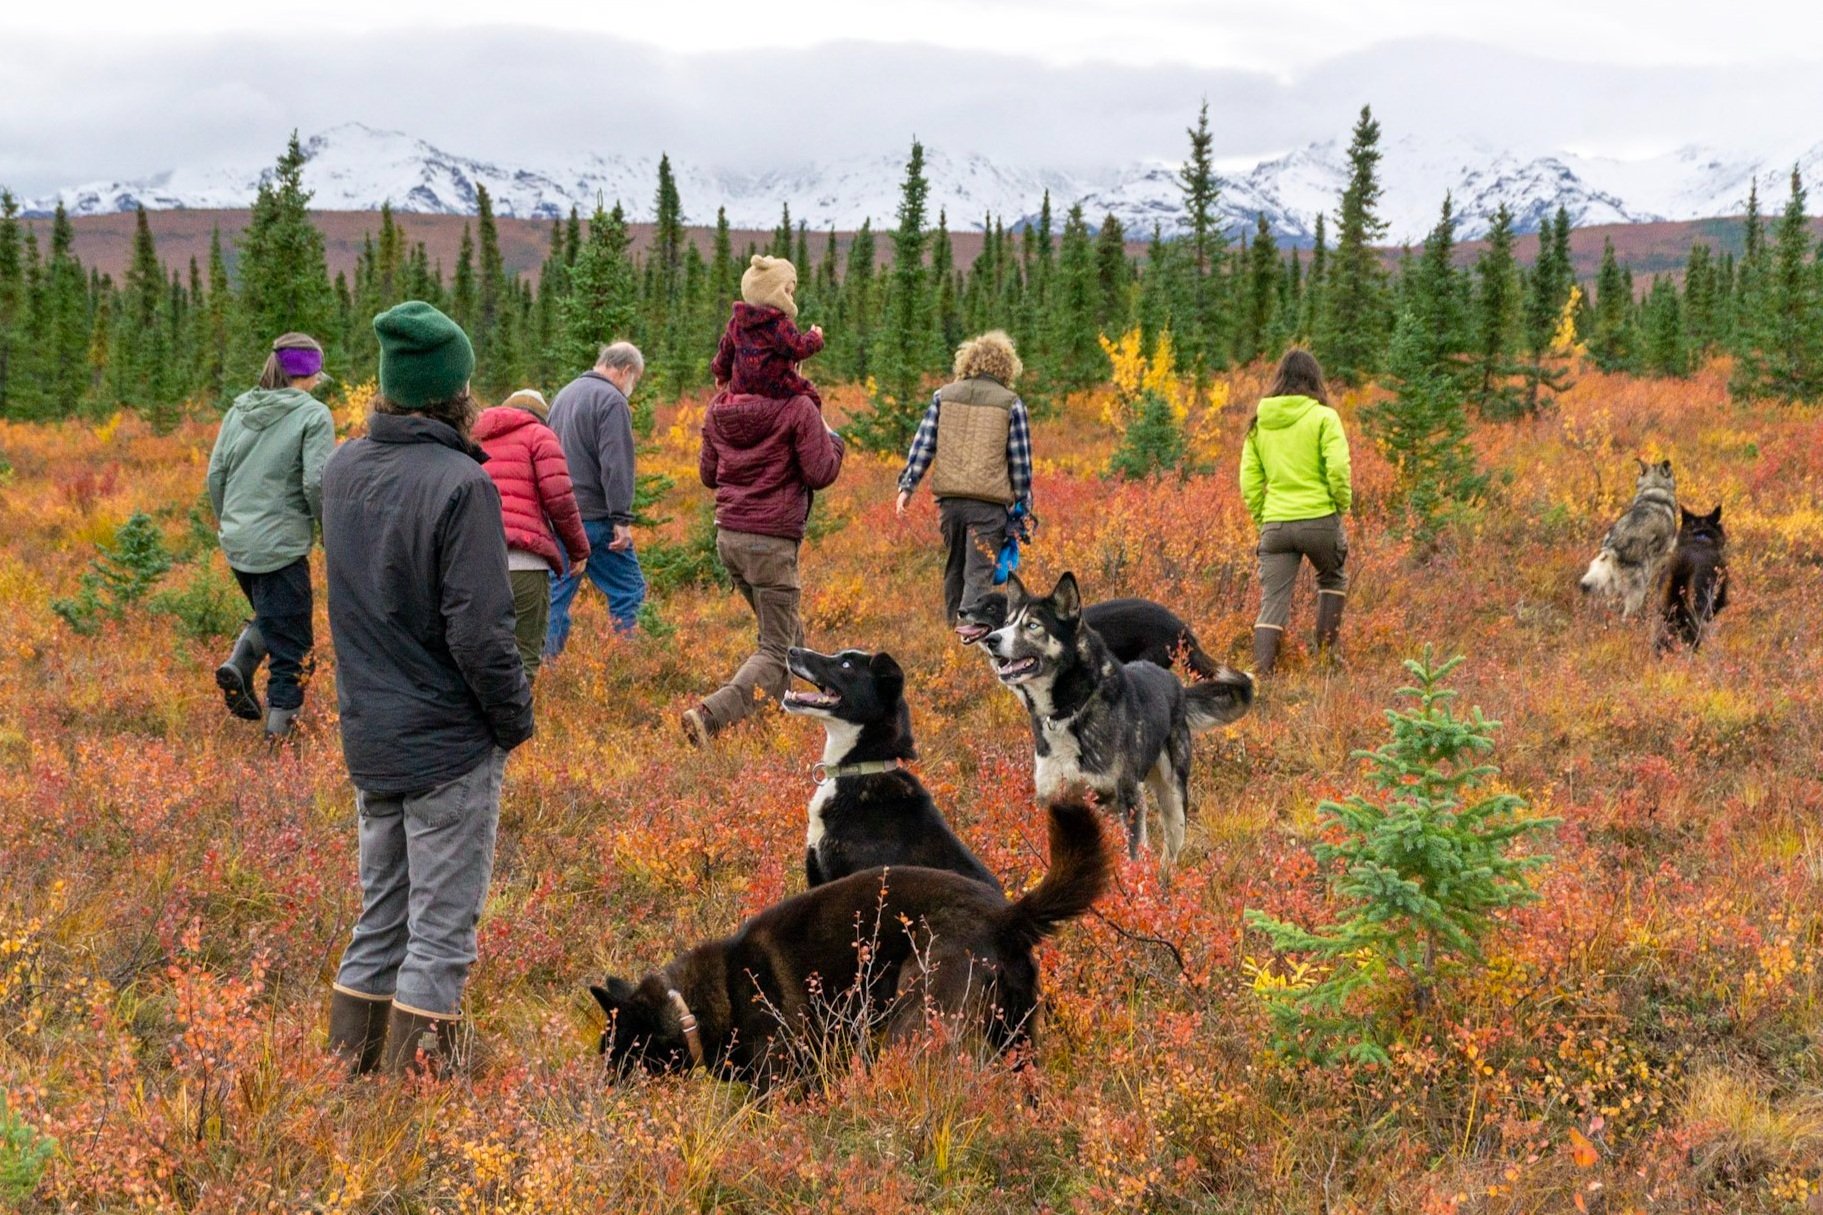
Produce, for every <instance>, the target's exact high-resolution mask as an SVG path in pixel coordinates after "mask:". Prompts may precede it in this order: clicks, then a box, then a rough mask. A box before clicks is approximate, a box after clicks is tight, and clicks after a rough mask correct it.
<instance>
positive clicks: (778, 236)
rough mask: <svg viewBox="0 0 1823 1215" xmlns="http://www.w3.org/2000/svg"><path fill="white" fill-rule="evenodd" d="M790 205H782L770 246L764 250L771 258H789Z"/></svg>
mask: <svg viewBox="0 0 1823 1215" xmlns="http://www.w3.org/2000/svg"><path fill="white" fill-rule="evenodd" d="M791 234H792V227H791V203H790V202H786V203H784V204H783V207H782V209H781V212H780V214H779V226H778V227H776V228H774V229H773V230H772V245H771V247H770V248H768V249H767V250H766V252H767V253H768V254H770V255H771V256H773V257H783V258H786V259H789V258H790V257H791Z"/></svg>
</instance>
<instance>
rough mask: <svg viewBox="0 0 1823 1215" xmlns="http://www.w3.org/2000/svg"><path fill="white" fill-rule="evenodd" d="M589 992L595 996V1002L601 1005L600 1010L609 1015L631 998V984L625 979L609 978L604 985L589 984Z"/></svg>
mask: <svg viewBox="0 0 1823 1215" xmlns="http://www.w3.org/2000/svg"><path fill="white" fill-rule="evenodd" d="M589 994H590V995H591V996H594V997H595V1003H597V1004H599V1005H601V1011H602V1012H604V1013H607V1014H608V1015H609V1016H610V1017H611V1016H613V1015H614V1014H615V1013H616V1012H618V1011H620V1010H621V1009H623V1008H625V1007H626V1006H627V1003H628V1002H629V1001H630V1000H632V999H633V985H632V984H631V983H629V982H627V981H626V980H625V979H613V978H611V979H609V980H608V985H607V986H606V987H598V986H596V985H594V984H590V985H589Z"/></svg>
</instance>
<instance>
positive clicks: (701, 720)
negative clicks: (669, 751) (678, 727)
mask: <svg viewBox="0 0 1823 1215" xmlns="http://www.w3.org/2000/svg"><path fill="white" fill-rule="evenodd" d="M680 720H681V721H682V724H683V727H684V737H685V738H687V739H689V740H690V745H691V746H693V747H695V748H696V749H697V750H699V751H701V750H702V749H704V748H705V747H707V746H708V745H709V740H710V739H711V738H714V737H715V727H714V726H712V725H711V724H710V723H709V713H708V711H707V710H706V709H704V708H703V706H701V705H697V706H696V707H695V708H694V709H689V710H686V711H685V713H684V715H683V717H682V718H681V719H680Z"/></svg>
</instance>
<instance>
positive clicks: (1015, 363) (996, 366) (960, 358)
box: [956, 329, 1025, 388]
mask: <svg viewBox="0 0 1823 1215" xmlns="http://www.w3.org/2000/svg"><path fill="white" fill-rule="evenodd" d="M1024 370H1025V364H1024V363H1021V362H1020V361H1019V352H1018V351H1017V350H1014V349H1013V339H1012V338H1010V337H1008V336H1007V335H1006V331H1005V330H1004V329H990V330H988V331H987V332H986V333H984V334H982V335H981V336H980V337H973V338H970V339H969V340H968V341H966V342H964V343H962V345H960V346H958V347H956V378H957V379H959V380H966V379H968V378H969V377H970V376H977V375H985V376H992V377H993V378H994V379H996V380H999V381H1000V382H1001V383H1002V384H1005V385H1006V386H1007V387H1008V388H1011V387H1012V386H1013V382H1014V381H1015V380H1017V379H1018V378H1019V373H1020V372H1022V371H1024Z"/></svg>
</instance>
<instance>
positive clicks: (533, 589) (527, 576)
mask: <svg viewBox="0 0 1823 1215" xmlns="http://www.w3.org/2000/svg"><path fill="white" fill-rule="evenodd" d="M506 577H507V581H509V582H511V583H512V584H513V640H514V642H516V643H517V644H518V646H519V661H520V662H522V663H524V664H525V677H526V678H527V679H536V678H538V663H539V661H540V659H542V657H543V656H544V634H545V630H546V629H548V628H549V627H550V624H551V575H550V574H549V572H547V571H545V570H508V571H507V574H506Z"/></svg>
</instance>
